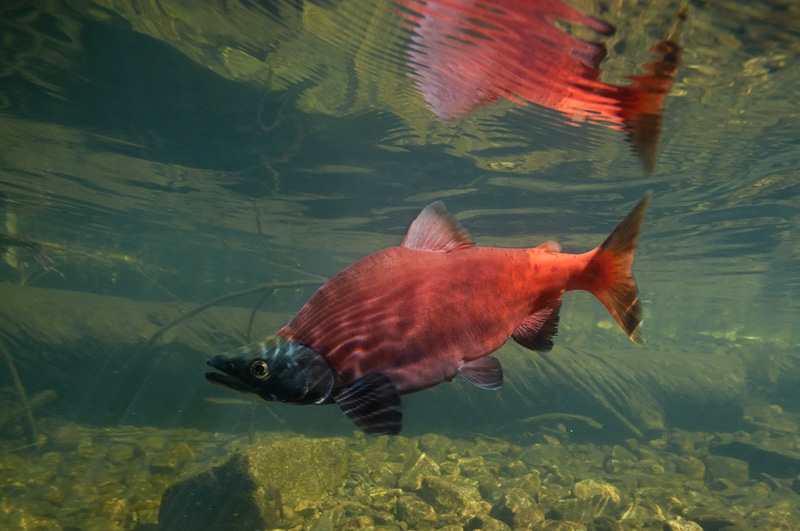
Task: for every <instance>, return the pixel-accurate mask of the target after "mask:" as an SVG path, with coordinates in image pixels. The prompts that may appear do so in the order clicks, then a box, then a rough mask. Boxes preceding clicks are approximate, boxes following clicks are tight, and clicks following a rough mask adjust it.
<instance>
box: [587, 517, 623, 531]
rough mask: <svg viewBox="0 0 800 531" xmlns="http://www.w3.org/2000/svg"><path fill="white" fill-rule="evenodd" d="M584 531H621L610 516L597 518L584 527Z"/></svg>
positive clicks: (618, 524) (619, 526)
mask: <svg viewBox="0 0 800 531" xmlns="http://www.w3.org/2000/svg"><path fill="white" fill-rule="evenodd" d="M586 531H623V530H622V525H620V523H619V522H617V520H616V519H614V518H611V517H610V516H598V517H597V518H595V519H594V520H592V521H591V522H589V525H587V526H586Z"/></svg>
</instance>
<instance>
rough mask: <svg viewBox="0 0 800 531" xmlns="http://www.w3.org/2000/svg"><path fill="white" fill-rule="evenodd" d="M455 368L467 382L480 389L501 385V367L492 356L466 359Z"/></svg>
mask: <svg viewBox="0 0 800 531" xmlns="http://www.w3.org/2000/svg"><path fill="white" fill-rule="evenodd" d="M457 370H458V373H459V374H460V375H461V376H463V377H464V378H465V379H466V380H467V381H468V382H469V383H471V384H473V385H476V386H478V387H480V388H481V389H500V387H502V385H503V367H502V366H501V365H500V362H499V361H498V360H497V358H494V357H492V356H484V357H482V358H478V359H476V360H472V361H468V362H466V363H465V364H463V365H462V366H461V367H459V368H458V369H457Z"/></svg>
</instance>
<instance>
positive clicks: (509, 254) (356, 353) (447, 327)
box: [206, 195, 649, 434]
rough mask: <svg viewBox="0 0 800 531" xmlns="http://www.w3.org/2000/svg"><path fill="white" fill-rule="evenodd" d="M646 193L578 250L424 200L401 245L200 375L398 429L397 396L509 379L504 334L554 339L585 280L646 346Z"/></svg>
mask: <svg viewBox="0 0 800 531" xmlns="http://www.w3.org/2000/svg"><path fill="white" fill-rule="evenodd" d="M648 202H649V195H648V196H645V197H644V198H643V199H642V200H640V201H639V203H638V204H637V205H636V206H635V207H634V208H633V210H631V212H630V213H629V214H628V215H627V216H626V217H625V219H623V220H622V222H620V224H619V225H618V226H617V227H616V229H614V231H613V232H612V233H611V235H610V236H609V237H608V238H607V239H606V241H605V242H603V244H602V245H600V246H599V247H597V248H595V249H594V250H592V251H589V252H587V253H583V254H567V253H562V252H561V246H560V245H559V244H558V243H556V242H547V243H544V244H542V245H539V246H538V247H534V248H525V249H502V248H488V247H476V246H475V243H474V241H473V239H472V237H471V236H470V235H469V233H468V232H467V231H466V230H465V229H464V228H463V227H462V226H461V225H460V224H459V222H458V221H457V220H456V218H455V217H454V216H452V215H451V214H450V213H449V212H448V211H447V210H446V209H445V207H444V204H442V203H441V202H436V203H433V204H431V205H429V206H427V207H426V208H425V209H424V210H423V211H422V212H421V213H420V214H419V216H417V218H416V220H414V222H413V223H412V224H411V227H410V228H409V230H408V234H407V235H406V237H405V240H404V241H403V243H402V245H401V246H400V247H391V248H388V249H384V250H383V251H379V252H377V253H374V254H372V255H370V256H367V257H366V258H363V259H361V260H359V261H358V262H356V263H354V264H353V265H351V266H350V267H348V268H346V269H345V270H344V271H342V272H341V273H339V274H338V275H336V276H335V277H333V278H332V279H331V280H330V281H328V282H327V283H326V284H325V285H323V286H322V287H321V288H319V290H318V291H317V292H316V293H315V294H314V295H313V296H312V297H311V299H310V300H309V301H308V302H307V303H306V304H305V306H303V308H302V309H301V310H300V312H298V314H297V315H296V316H295V317H294V319H292V321H291V322H290V323H289V324H287V325H286V326H284V327H283V328H282V329H281V330H279V331H278V332H277V335H276V336H273V337H268V338H266V339H264V340H262V341H260V342H257V343H253V344H251V345H247V346H244V347H241V348H239V349H236V350H233V351H231V352H226V353H223V354H219V355H217V356H214V357H212V358H211V359H209V360H208V365H210V366H212V367H213V368H215V369H217V371H220V372H209V373H206V378H207V379H208V380H209V381H211V382H214V383H217V384H221V385H224V386H226V387H229V388H231V389H233V390H236V391H240V392H243V393H248V394H255V395H258V396H260V397H261V398H263V399H264V400H269V401H279V402H286V403H291V404H326V403H331V402H335V403H337V404H338V405H339V407H341V409H342V410H343V411H344V413H345V414H346V415H347V416H348V417H349V418H350V419H351V420H352V421H353V422H354V423H355V424H356V425H357V426H358V427H359V428H361V429H362V430H364V431H365V432H367V433H371V434H383V433H399V432H400V429H401V427H402V413H401V411H400V395H402V394H407V393H413V392H416V391H420V390H423V389H426V388H428V387H432V386H434V385H437V384H439V383H441V382H445V381H450V380H452V379H453V378H454V377H455V376H456V375H457V374H460V375H462V376H463V377H464V378H466V379H467V380H468V381H470V382H471V383H473V384H475V385H476V386H478V387H481V388H484V389H498V388H499V387H500V386H501V385H502V383H503V370H502V367H501V365H500V362H499V361H498V360H497V359H496V358H494V357H492V356H490V355H489V354H491V353H492V352H494V351H496V350H497V349H499V348H500V347H501V346H502V345H503V344H504V343H505V342H506V340H508V339H509V338H513V339H514V340H515V341H516V342H517V343H519V344H521V345H522V346H524V347H526V348H529V349H531V350H539V351H547V350H550V349H551V348H552V347H553V336H554V335H555V334H556V331H557V327H558V320H559V310H560V308H561V297H562V295H563V294H564V292H565V291H571V290H585V291H589V292H590V293H592V294H593V295H595V296H596V297H597V298H598V299H599V300H600V301H601V302H602V303H603V304H604V305H605V306H606V308H607V309H608V310H609V312H610V313H611V315H612V316H613V317H614V318H615V319H616V321H617V323H619V325H620V326H621V327H622V329H623V330H624V331H625V333H626V334H628V337H630V339H631V340H633V341H634V342H636V343H639V344H641V343H642V339H641V335H640V330H639V327H640V324H641V321H642V312H641V304H640V302H639V297H638V289H637V287H636V283H635V281H634V278H633V273H632V271H631V266H632V264H633V253H634V250H635V248H636V244H637V240H638V236H639V231H640V228H641V224H642V220H643V218H644V213H645V210H646V208H647V204H648Z"/></svg>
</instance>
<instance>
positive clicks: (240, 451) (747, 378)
mask: <svg viewBox="0 0 800 531" xmlns="http://www.w3.org/2000/svg"><path fill="white" fill-rule="evenodd" d="M519 6H527V7H526V8H524V9H523V8H521V7H519ZM528 7H529V8H530V9H528ZM798 28H800V4H798V3H797V2H795V1H794V0H770V1H764V2H745V1H723V0H719V1H712V0H709V1H701V0H696V1H690V2H677V1H671V0H669V1H668V0H655V1H649V2H640V1H638V0H619V1H616V0H614V1H600V0H575V1H573V2H567V3H562V2H559V1H557V0H547V1H545V0H541V1H538V2H530V3H525V2H503V1H500V0H492V1H486V2H466V1H461V0H442V1H440V2H437V1H434V0H429V1H427V2H423V1H412V0H403V1H398V2H389V1H384V0H379V1H372V0H370V1H367V0H338V1H335V0H331V1H327V0H319V1H308V0H306V1H301V0H295V1H283V0H274V1H266V0H262V1H250V0H230V1H216V0H214V1H212V0H204V1H201V2H196V1H190V0H152V1H149V2H141V1H134V0H42V1H18V2H17V1H14V0H9V1H6V2H4V3H3V9H2V12H1V13H0V39H2V46H0V257H1V258H2V260H0V351H1V352H0V354H2V356H3V361H0V366H2V369H0V404H1V405H2V408H0V470H2V474H0V528H2V529H147V528H152V529H156V528H158V529H298V530H299V529H315V530H323V529H324V530H327V529H349V528H354V527H367V528H375V529H386V530H389V529H438V528H447V529H454V530H455V529H506V528H510V529H518V528H524V529H563V530H567V529H579V530H580V529H594V530H600V529H659V530H660V529H685V530H695V531H696V530H697V529H701V530H705V531H709V530H722V529H728V531H730V530H732V529H765V530H766V529H787V530H790V529H800V516H798V515H800V429H799V428H798V426H800V395H798V393H797V389H798V386H799V384H800V330H799V329H798V326H797V325H798V323H800V264H798V259H799V258H800V147H799V146H800V62H798V61H797V57H798V54H800V30H798ZM448 32H450V33H448ZM459 50H467V53H466V54H462V53H461V52H460V51H459ZM475 64H477V65H479V67H475V68H472V69H471V67H470V65H473V66H474V65H475ZM648 191H651V192H652V194H653V195H652V200H651V203H650V207H649V210H648V213H647V217H646V219H645V224H644V227H643V232H642V235H641V238H640V241H639V247H638V250H637V252H636V261H635V264H634V270H635V274H636V279H637V283H638V285H639V289H640V296H641V300H642V301H643V306H644V316H645V318H644V325H643V334H644V336H645V339H646V341H647V342H646V344H645V345H644V346H637V345H635V344H633V343H631V342H630V341H629V340H628V339H627V338H626V337H625V334H624V333H623V332H622V331H621V330H620V329H619V327H618V326H617V325H616V323H614V321H613V319H612V318H611V316H610V315H609V314H608V312H607V311H606V310H605V308H604V307H603V306H602V305H601V304H600V303H599V302H598V301H597V300H596V299H594V297H592V296H591V295H590V294H588V293H586V292H571V293H569V294H567V295H566V296H565V297H564V305H563V308H562V312H561V322H560V326H559V333H558V335H557V336H556V338H555V348H554V349H553V350H552V351H551V352H547V353H535V352H531V351H528V350H525V349H524V348H522V347H520V346H519V345H517V344H515V343H513V342H509V343H507V344H506V345H505V346H504V347H503V348H502V349H500V350H499V351H498V352H497V357H498V359H500V361H501V362H502V364H503V367H504V370H505V376H506V383H505V385H504V387H503V388H502V389H500V390H499V391H485V390H481V389H478V388H476V387H474V386H472V385H470V384H469V383H468V382H466V381H464V380H462V379H456V380H454V381H453V382H451V383H447V384H444V385H440V386H437V387H435V388H432V389H428V390H425V391H422V392H420V393H415V394H411V395H406V396H404V397H403V412H404V429H403V433H402V434H401V435H399V436H381V437H369V436H364V435H363V434H361V433H359V432H357V430H356V429H355V427H354V426H353V425H352V423H351V422H350V421H349V420H348V419H347V418H346V417H345V416H344V415H342V413H341V411H340V410H339V408H338V407H336V406H335V405H332V406H290V405H283V404H275V403H267V402H264V401H260V400H259V401H256V400H251V399H249V398H247V397H244V396H241V397H240V396H238V395H235V394H232V393H230V391H228V390H225V389H222V388H219V387H215V386H212V385H211V384H209V383H208V382H207V381H206V380H205V378H204V373H205V372H206V370H207V367H206V365H205V360H206V359H207V358H208V357H209V356H211V355H214V354H216V353H218V352H222V351H225V350H229V349H231V348H234V347H236V346H238V345H241V344H244V343H246V342H248V341H255V340H257V339H260V338H262V337H264V336H267V335H271V334H273V333H274V332H275V331H277V330H278V329H279V328H280V327H281V326H283V325H284V324H285V323H286V322H288V321H289V320H290V319H291V317H292V316H293V315H294V314H295V313H296V312H297V311H298V310H299V309H300V307H301V306H302V305H303V304H304V303H305V302H306V301H307V300H308V298H309V297H310V296H311V295H312V294H313V293H314V291H315V290H316V289H317V288H318V287H319V286H320V285H321V284H323V283H324V282H325V281H326V280H327V279H329V278H330V277H332V276H333V275H335V274H336V273H337V272H339V271H340V270H342V269H343V268H345V267H346V266H348V265H349V264H351V263H353V262H354V261H356V260H358V259H360V258H362V257H364V256H366V255H368V254H370V253H373V252H375V251H378V250H380V249H383V248H386V247H390V246H394V245H399V244H400V243H401V242H402V240H403V237H404V235H405V233H406V230H407V229H408V226H409V224H410V223H411V221H412V220H413V219H414V217H415V216H416V215H417V214H418V213H419V211H420V210H421V209H422V208H424V207H425V206H426V205H427V204H429V203H431V202H433V201H436V200H442V201H444V202H445V203H446V205H447V208H448V210H449V211H450V212H452V213H453V214H454V215H455V216H456V217H457V218H458V220H459V221H460V222H461V224H462V225H463V226H464V227H465V228H466V229H467V230H468V231H469V232H470V233H471V234H472V236H473V237H474V238H475V239H476V241H477V244H478V245H479V246H494V247H534V246H537V245H539V244H541V243H543V242H546V241H548V240H557V241H558V242H559V243H560V244H561V245H562V246H563V248H564V251H565V252H573V253H578V252H585V251H588V250H590V249H592V248H594V247H595V246H597V245H598V244H600V243H601V242H602V241H603V239H604V238H605V237H606V235H607V234H608V233H609V232H610V231H611V230H612V229H613V228H614V226H615V225H616V223H618V222H619V220H620V219H622V217H624V215H625V213H627V212H628V210H629V209H630V208H631V207H632V206H633V205H634V204H635V202H636V201H638V200H639V199H640V198H641V197H642V196H643V195H644V194H645V193H646V192H648ZM231 456H233V457H231ZM262 460H265V461H266V463H264V462H262ZM232 463H233V464H232ZM212 466H220V467H223V469H220V470H224V472H225V474H227V475H225V474H223V473H222V471H220V470H218V472H217V473H216V475H215V476H214V477H216V478H217V479H218V480H219V485H218V486H217V487H214V485H213V481H205V479H203V480H197V479H196V478H197V477H202V478H205V476H202V474H208V473H209V469H210V468H211V467H212ZM270 466H272V467H276V466H277V467H278V468H281V470H283V472H282V474H283V476H281V475H280V474H278V473H277V472H276V473H275V474H278V475H273V476H271V475H270V474H271V473H263V470H262V469H263V467H267V468H269V467H270ZM224 467H228V468H224ZM214 470H216V469H214ZM258 470H261V472H255V471H258ZM312 472H313V473H312ZM198 474H200V476H198ZM257 480H258V481H264V482H266V483H267V484H269V485H272V487H270V488H268V489H267V491H268V493H267V494H264V492H263V489H262V491H261V492H260V494H253V496H252V499H251V498H247V499H246V500H244V501H241V500H239V501H235V500H234V501H230V500H228V502H230V503H228V505H226V503H225V502H224V500H223V501H220V500H221V498H225V499H226V497H225V496H223V495H221V494H220V492H227V493H231V492H244V493H247V492H250V490H252V492H256V491H257V490H258V489H257V488H256V487H255V486H254V485H251V484H250V483H248V482H249V481H253V482H255V483H258V481H257ZM193 481H194V483H192V482H193ZM248 485H249V486H248ZM201 487H202V488H201ZM206 487H207V488H206ZM273 487H274V488H273ZM214 488H216V489H217V490H214ZM168 489H172V490H168ZM181 489H183V490H181ZM192 489H196V491H193V490H192ZM204 489H205V490H204ZM249 489H250V490H249ZM201 491H202V493H201ZM165 492H172V493H173V494H172V495H171V496H166V495H165ZM176 493H177V494H176ZM187 493H189V494H187ZM201 494H203V495H202V496H201ZM192 496H194V498H192ZM203 496H206V497H205V498H204V497H203ZM230 496H231V498H233V497H235V496H234V495H233V494H230ZM189 499H195V500H200V501H198V502H196V503H197V506H192V505H191V503H192V502H190V501H187V500H189ZM253 499H257V500H258V501H257V502H253V501H252V500H253ZM265 500H267V501H265ZM236 503H241V504H243V505H242V506H241V507H244V506H246V507H247V510H243V509H242V510H239V509H236V510H233V509H231V507H234V506H235V507H239V508H241V507H240V506H238V505H236ZM165 506H168V507H169V508H170V509H169V510H165V509H164V507H165ZM200 506H202V507H203V508H204V509H203V510H202V511H199V512H198V507H200ZM190 509H192V510H190ZM160 511H161V516H159V512H160ZM192 514H194V515H195V516H191V515H192ZM198 514H200V515H201V516H199V517H198V516H196V515H198ZM192 518H195V519H194V520H193V519H192ZM503 526H505V527H503ZM693 526H696V527H693Z"/></svg>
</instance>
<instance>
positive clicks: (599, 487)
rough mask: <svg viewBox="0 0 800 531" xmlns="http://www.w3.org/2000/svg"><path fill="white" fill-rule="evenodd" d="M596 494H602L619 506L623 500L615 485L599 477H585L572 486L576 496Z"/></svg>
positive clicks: (615, 505)
mask: <svg viewBox="0 0 800 531" xmlns="http://www.w3.org/2000/svg"><path fill="white" fill-rule="evenodd" d="M595 494H600V495H601V496H605V497H607V498H608V501H609V502H610V503H612V504H613V505H614V507H618V506H619V504H620V501H621V496H620V493H619V490H618V489H617V487H615V486H614V485H611V484H610V483H606V482H605V481H600V480H597V479H591V478H590V479H584V480H581V481H579V482H577V483H575V484H574V485H573V486H572V495H573V496H575V497H576V498H589V497H590V496H594V495H595Z"/></svg>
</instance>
